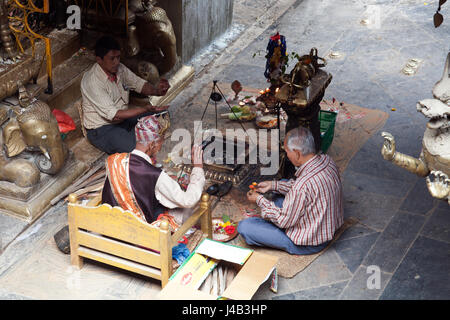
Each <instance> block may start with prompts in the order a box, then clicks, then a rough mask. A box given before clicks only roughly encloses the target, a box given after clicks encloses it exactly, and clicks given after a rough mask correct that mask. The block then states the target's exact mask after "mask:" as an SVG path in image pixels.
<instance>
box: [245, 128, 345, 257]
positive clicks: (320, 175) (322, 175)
mask: <svg viewBox="0 0 450 320" xmlns="http://www.w3.org/2000/svg"><path fill="white" fill-rule="evenodd" d="M284 149H285V151H286V154H287V157H288V158H289V160H290V161H291V162H292V164H293V165H294V166H295V167H296V168H297V171H296V173H295V179H291V180H287V181H283V180H282V181H264V182H261V183H259V184H258V186H257V188H256V189H255V191H253V192H252V191H250V192H249V193H248V194H247V198H248V200H249V201H252V202H256V204H257V205H258V206H259V207H260V209H261V217H252V218H247V219H245V220H242V221H241V222H240V223H239V225H238V232H239V233H240V234H241V236H242V237H243V238H244V240H245V241H246V242H247V243H248V244H249V245H256V246H267V247H272V248H277V249H281V250H284V251H287V252H288V253H290V254H299V255H301V254H313V253H317V252H319V251H321V250H322V249H324V248H325V247H326V246H327V245H328V243H329V242H330V241H331V240H332V238H333V236H334V233H335V231H336V230H337V229H338V228H339V227H340V226H341V225H342V224H343V222H344V216H343V202H342V185H341V180H340V175H339V171H338V168H337V166H336V164H335V163H334V161H333V160H332V159H331V158H330V157H329V156H328V155H325V154H316V152H315V144H314V138H313V136H312V134H311V132H310V131H309V129H306V128H303V127H298V128H295V129H292V130H291V131H289V132H288V133H287V134H286V138H285V140H284ZM270 190H273V191H276V192H278V193H280V194H281V195H282V196H284V197H280V198H278V199H276V200H275V201H274V202H272V201H269V200H267V199H266V198H264V197H263V196H262V195H261V193H265V192H268V191H270Z"/></svg>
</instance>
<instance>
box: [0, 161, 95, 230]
mask: <svg viewBox="0 0 450 320" xmlns="http://www.w3.org/2000/svg"><path fill="white" fill-rule="evenodd" d="M86 169H87V165H86V164H85V163H84V162H80V161H77V160H76V159H75V158H74V157H73V155H72V153H71V155H70V157H69V158H68V159H67V160H66V164H65V165H64V167H63V169H62V170H61V171H60V172H59V173H58V174H57V175H54V176H50V175H47V174H43V173H41V180H40V182H39V183H38V184H36V185H35V186H33V187H29V188H20V187H18V186H16V185H15V184H13V183H10V182H6V181H0V213H5V214H9V215H12V216H16V217H18V218H21V219H23V220H25V221H27V222H30V223H31V222H32V221H34V220H35V219H36V218H38V217H39V216H40V215H41V214H42V213H44V212H45V211H46V210H47V209H48V208H49V207H50V206H51V203H50V201H51V200H52V199H53V198H55V197H56V196H58V195H59V194H60V193H61V192H63V191H64V190H65V189H66V188H67V187H68V186H70V185H71V184H72V183H73V181H75V180H76V179H77V178H78V177H79V176H80V175H81V174H82V173H83V172H84V171H86Z"/></svg>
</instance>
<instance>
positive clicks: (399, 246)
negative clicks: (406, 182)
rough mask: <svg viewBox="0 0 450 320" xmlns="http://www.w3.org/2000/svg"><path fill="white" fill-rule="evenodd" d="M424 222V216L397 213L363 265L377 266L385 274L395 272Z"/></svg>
mask: <svg viewBox="0 0 450 320" xmlns="http://www.w3.org/2000/svg"><path fill="white" fill-rule="evenodd" d="M424 222H425V217H423V216H420V215H413V214H409V213H404V212H402V211H399V212H397V214H396V215H395V216H394V217H393V218H392V220H391V222H390V223H389V225H388V226H387V227H386V229H385V230H384V232H383V233H382V234H381V235H380V236H379V237H378V239H377V241H376V243H375V245H374V247H373V248H372V250H370V252H369V254H368V255H367V257H366V258H365V259H364V261H363V264H364V265H366V266H368V265H376V266H378V267H379V268H380V269H381V270H382V271H384V272H390V273H392V272H394V271H395V269H396V268H397V266H398V265H399V263H400V262H401V260H402V259H403V256H404V255H405V253H406V251H407V250H408V248H409V247H410V245H411V244H412V242H413V241H414V240H415V238H416V237H417V235H418V232H419V231H420V229H421V228H422V226H423V224H424Z"/></svg>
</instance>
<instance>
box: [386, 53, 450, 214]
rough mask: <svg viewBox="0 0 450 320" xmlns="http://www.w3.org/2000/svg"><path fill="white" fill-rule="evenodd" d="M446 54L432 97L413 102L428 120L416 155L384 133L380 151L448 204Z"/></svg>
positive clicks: (449, 149)
mask: <svg viewBox="0 0 450 320" xmlns="http://www.w3.org/2000/svg"><path fill="white" fill-rule="evenodd" d="M449 65H450V53H448V55H447V60H446V63H445V67H444V73H443V75H442V78H441V80H439V81H438V82H437V83H436V84H435V85H434V87H433V96H434V99H424V100H421V101H419V102H418V103H417V111H418V112H421V113H422V114H423V115H424V116H425V117H427V118H428V119H430V120H429V121H428V123H427V126H426V129H425V132H424V136H423V140H422V152H421V154H420V156H419V158H414V157H411V156H408V155H405V154H403V153H400V152H397V151H396V145H395V139H394V137H393V136H392V135H391V134H390V133H388V132H382V133H381V135H382V136H383V137H384V144H383V147H382V149H381V154H382V155H383V157H384V159H386V160H389V161H391V162H393V163H394V164H395V165H397V166H400V167H402V168H405V169H406V170H408V171H410V172H412V173H414V174H417V175H419V176H421V177H427V178H426V183H427V187H428V191H429V192H430V194H431V195H432V196H433V197H434V198H437V199H442V200H446V201H448V203H449V205H450V179H449V176H450V73H449V72H450V67H449Z"/></svg>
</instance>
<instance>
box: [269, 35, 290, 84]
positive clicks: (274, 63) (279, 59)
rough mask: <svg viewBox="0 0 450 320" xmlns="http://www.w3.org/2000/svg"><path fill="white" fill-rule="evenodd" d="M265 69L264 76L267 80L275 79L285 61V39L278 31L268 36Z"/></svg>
mask: <svg viewBox="0 0 450 320" xmlns="http://www.w3.org/2000/svg"><path fill="white" fill-rule="evenodd" d="M266 51H267V54H266V59H267V60H266V70H265V71H264V76H265V77H266V78H267V80H268V81H270V80H272V79H277V78H278V77H279V76H280V75H281V73H282V67H283V66H284V65H285V63H286V56H287V54H286V39H285V37H284V36H282V35H280V34H279V33H278V32H277V34H276V35H274V36H272V37H270V40H269V43H268V44H267V50H266Z"/></svg>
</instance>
